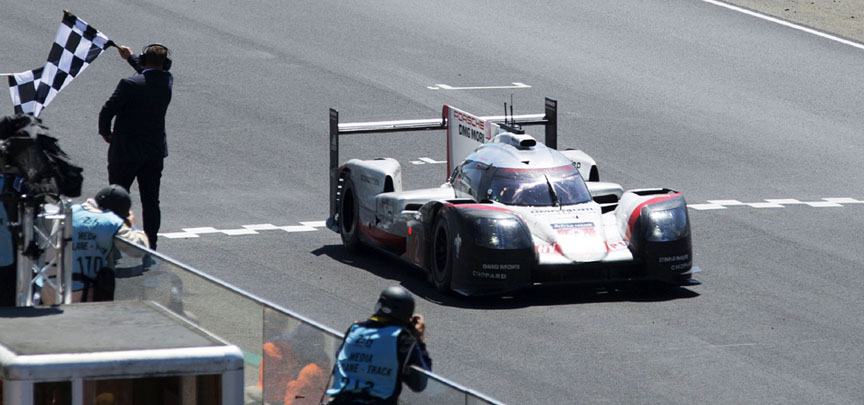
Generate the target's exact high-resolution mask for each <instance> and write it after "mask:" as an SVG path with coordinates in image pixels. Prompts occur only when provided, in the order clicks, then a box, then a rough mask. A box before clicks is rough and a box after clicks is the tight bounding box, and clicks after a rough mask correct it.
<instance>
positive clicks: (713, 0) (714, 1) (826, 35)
mask: <svg viewBox="0 0 864 405" xmlns="http://www.w3.org/2000/svg"><path fill="white" fill-rule="evenodd" d="M702 1H704V2H705V3H711V4H713V5H715V6H720V7H724V8H728V9H730V10H733V11H737V12H739V13H744V14H747V15H750V16H753V17H756V18H761V19H763V20H765V21H770V22H773V23H776V24H780V25H783V26H786V27H789V28H793V29H796V30H799V31H804V32H806V33H808V34H813V35H816V36H819V37H822V38H825V39H830V40H832V41H836V42H839V43H841V44H845V45H849V46H852V47H855V48H858V49H864V44H860V43H858V42H855V41H850V40H848V39H845V38H840V37H838V36H836V35H831V34H829V33H827V32H822V31H819V30H816V29H813V28H810V27H805V26H803V25H798V24H795V23H793V22H789V21H786V20H781V19H779V18H777V17H772V16H770V15H765V14H762V13H758V12H756V11H753V10H749V9H746V8H743V7H738V6H735V5H732V4H729V3H724V2H722V1H718V0H702Z"/></svg>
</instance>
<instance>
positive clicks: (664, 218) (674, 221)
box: [645, 207, 690, 242]
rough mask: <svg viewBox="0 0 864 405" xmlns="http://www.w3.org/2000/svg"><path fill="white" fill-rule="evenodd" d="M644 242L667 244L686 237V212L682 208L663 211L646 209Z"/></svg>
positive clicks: (687, 231)
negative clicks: (646, 219)
mask: <svg viewBox="0 0 864 405" xmlns="http://www.w3.org/2000/svg"><path fill="white" fill-rule="evenodd" d="M646 215H647V216H648V223H647V227H646V228H645V240H646V241H648V242H669V241H674V240H679V239H681V238H684V237H686V236H688V233H689V232H690V228H689V226H688V224H687V211H685V208H683V207H675V208H671V209H665V210H651V209H648V210H647V213H646Z"/></svg>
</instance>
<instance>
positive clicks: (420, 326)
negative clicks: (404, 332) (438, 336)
mask: <svg viewBox="0 0 864 405" xmlns="http://www.w3.org/2000/svg"><path fill="white" fill-rule="evenodd" d="M411 325H412V326H413V327H414V331H415V333H414V335H415V336H416V337H417V340H419V341H420V342H425V340H426V322H425V321H424V320H423V315H420V314H414V316H412V317H411Z"/></svg>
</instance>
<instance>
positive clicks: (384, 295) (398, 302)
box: [375, 285, 414, 323]
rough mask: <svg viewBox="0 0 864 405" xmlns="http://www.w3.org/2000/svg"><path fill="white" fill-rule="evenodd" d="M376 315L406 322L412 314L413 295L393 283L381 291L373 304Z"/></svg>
mask: <svg viewBox="0 0 864 405" xmlns="http://www.w3.org/2000/svg"><path fill="white" fill-rule="evenodd" d="M375 314H376V315H386V316H389V317H391V318H393V319H395V320H397V321H402V322H405V323H407V322H408V321H410V320H411V316H413V315H414V296H413V295H411V293H410V292H408V290H406V289H405V288H404V287H401V286H398V285H394V286H392V287H387V288H385V289H384V290H383V291H381V295H380V296H378V303H376V304H375Z"/></svg>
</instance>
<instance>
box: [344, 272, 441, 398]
mask: <svg viewBox="0 0 864 405" xmlns="http://www.w3.org/2000/svg"><path fill="white" fill-rule="evenodd" d="M425 336H426V324H425V323H424V321H423V316H421V315H419V314H414V297H413V296H412V295H411V293H410V292H408V290H406V289H405V288H403V287H400V286H392V287H387V288H385V289H384V290H383V291H381V295H380V296H379V297H378V302H377V303H376V304H375V314H374V315H372V316H371V317H370V318H369V319H368V320H366V321H363V322H358V323H355V324H353V325H351V328H349V329H348V332H347V333H346V334H345V340H344V341H343V342H342V346H341V347H340V348H339V351H338V354H337V356H336V365H335V366H334V367H333V376H332V379H333V384H332V385H331V387H330V389H328V390H327V395H328V396H330V398H331V400H330V402H329V404H331V405H343V404H396V403H397V400H398V398H399V394H400V393H401V392H402V383H403V382H404V383H405V385H407V386H408V388H410V389H411V390H413V391H415V392H416V391H422V390H423V389H424V388H426V377H425V376H424V375H422V374H420V373H418V372H416V371H414V370H413V369H412V368H411V366H417V367H419V368H421V369H424V370H429V371H431V370H432V359H431V358H430V357H429V353H428V352H427V351H426V344H425Z"/></svg>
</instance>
